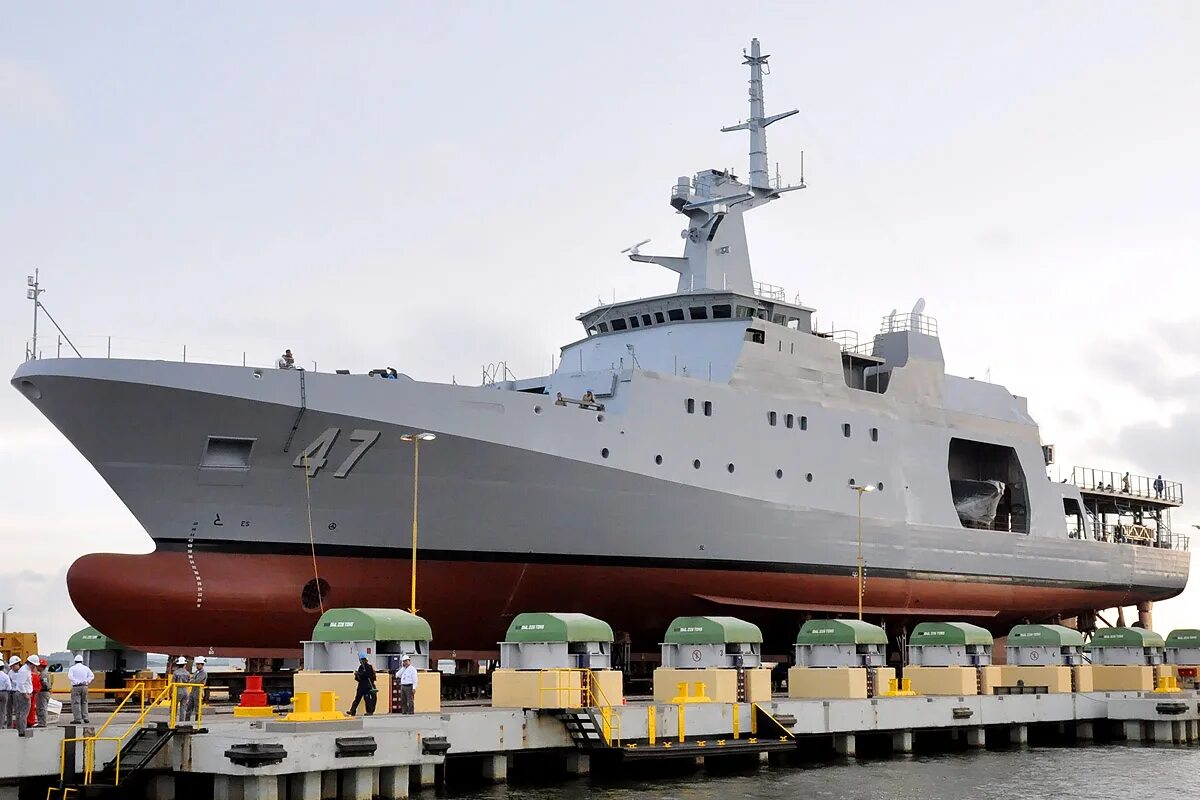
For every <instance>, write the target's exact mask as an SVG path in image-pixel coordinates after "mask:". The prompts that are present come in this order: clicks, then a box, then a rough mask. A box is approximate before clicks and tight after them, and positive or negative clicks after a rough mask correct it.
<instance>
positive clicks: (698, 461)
mask: <svg viewBox="0 0 1200 800" xmlns="http://www.w3.org/2000/svg"><path fill="white" fill-rule="evenodd" d="M692 468H693V469H700V459H698V458H697V459H696V460H695V461H693V462H692Z"/></svg>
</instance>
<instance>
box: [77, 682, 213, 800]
mask: <svg viewBox="0 0 1200 800" xmlns="http://www.w3.org/2000/svg"><path fill="white" fill-rule="evenodd" d="M205 686H206V685H205V684H203V683H176V682H174V681H168V683H167V685H166V686H164V687H162V689H161V690H160V691H159V692H158V693H157V694H155V695H153V699H151V700H150V702H149V703H147V702H146V701H147V697H148V692H147V688H146V684H145V683H142V682H138V683H136V684H134V685H133V687H132V688H131V689H130V690H129V691H128V692H127V693H126V695H125V699H123V700H122V701H121V702H120V703H119V704H118V705H117V707H116V708H115V709H114V710H113V712H112V713H111V714H110V715H109V717H108V719H106V720H105V721H104V724H103V725H101V726H100V727H99V728H98V729H97V730H96V731H95V733H93V734H92V735H91V736H80V737H74V738H64V739H63V741H62V744H61V746H60V750H59V774H58V780H59V784H60V785H63V784H64V783H65V781H66V775H67V755H66V753H67V745H68V744H69V743H72V742H83V785H84V786H90V785H91V784H92V781H93V780H94V778H95V773H96V744H97V742H115V743H116V755H115V757H114V759H113V772H114V776H113V777H114V782H115V783H116V784H120V782H121V749H122V748H123V747H124V742H125V740H126V739H127V738H128V737H129V735H130V734H131V733H133V732H134V731H136V730H140V729H141V728H142V727H143V726H144V725H145V722H146V718H147V717H149V716H150V712H151V711H153V710H155V709H156V708H160V707H164V706H165V707H167V708H168V709H169V712H168V722H167V726H168V727H169V728H171V729H172V730H174V729H175V728H176V727H178V725H179V704H180V703H181V702H182V701H183V698H185V697H187V696H188V695H189V694H190V690H195V691H196V692H197V698H198V699H197V703H196V725H197V727H199V725H200V724H201V721H202V719H203V717H204V693H203V690H204V688H205ZM180 690H184V691H180ZM134 695H137V696H138V698H139V700H138V705H139V713H138V716H137V718H136V719H135V720H134V721H133V723H132V724H130V726H129V727H128V728H126V729H125V731H124V732H123V733H122V734H121V735H120V736H105V735H104V732H105V731H107V730H108V727H109V726H110V725H112V724H113V722H114V721H115V720H116V718H117V715H118V714H120V713H121V712H122V711H123V710H124V709H125V706H126V705H127V704H129V703H130V701H131V700H132V699H133V696H134Z"/></svg>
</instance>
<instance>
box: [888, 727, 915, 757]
mask: <svg viewBox="0 0 1200 800" xmlns="http://www.w3.org/2000/svg"><path fill="white" fill-rule="evenodd" d="M892 750H893V751H894V752H896V753H911V752H912V751H913V732H912V731H896V732H895V733H893V734H892Z"/></svg>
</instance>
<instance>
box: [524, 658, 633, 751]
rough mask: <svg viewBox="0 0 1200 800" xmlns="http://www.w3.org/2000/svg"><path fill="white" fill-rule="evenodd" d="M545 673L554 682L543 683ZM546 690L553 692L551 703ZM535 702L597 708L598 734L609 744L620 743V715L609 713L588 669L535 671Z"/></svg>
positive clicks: (560, 706)
mask: <svg viewBox="0 0 1200 800" xmlns="http://www.w3.org/2000/svg"><path fill="white" fill-rule="evenodd" d="M549 675H553V676H554V682H553V684H551V685H546V678H547V676H549ZM576 676H578V680H576ZM546 692H554V702H553V703H551V704H548V703H546V701H545V697H546V695H545V693H546ZM564 692H565V693H566V695H565V697H564V694H563V693H564ZM538 703H539V704H540V705H542V706H544V707H546V708H595V709H598V710H599V712H600V733H601V735H602V736H603V737H604V742H605V744H607V745H608V746H609V747H620V746H621V715H620V714H616V713H614V712H613V705H612V703H611V702H609V699H608V697H606V696H605V694H604V690H603V689H601V688H600V682H599V681H598V680H597V679H596V674H595V673H594V672H592V670H590V669H584V668H582V667H570V668H568V667H563V668H559V669H543V670H538Z"/></svg>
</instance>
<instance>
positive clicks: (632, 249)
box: [621, 239, 650, 256]
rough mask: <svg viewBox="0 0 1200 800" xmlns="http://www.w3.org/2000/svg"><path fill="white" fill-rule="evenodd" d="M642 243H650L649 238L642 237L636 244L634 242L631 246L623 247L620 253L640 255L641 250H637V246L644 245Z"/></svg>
mask: <svg viewBox="0 0 1200 800" xmlns="http://www.w3.org/2000/svg"><path fill="white" fill-rule="evenodd" d="M644 244H650V240H649V239H642V240H641V241H640V242H638V243H637V244H635V245H631V246H629V247H626V248H625V249H624V250H622V251H621V252H622V253H628V254H629V255H631V256H637V255H641V251H640V250H638V248H639V247H641V246H642V245H644Z"/></svg>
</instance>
